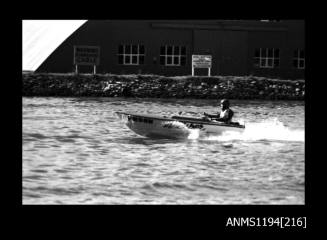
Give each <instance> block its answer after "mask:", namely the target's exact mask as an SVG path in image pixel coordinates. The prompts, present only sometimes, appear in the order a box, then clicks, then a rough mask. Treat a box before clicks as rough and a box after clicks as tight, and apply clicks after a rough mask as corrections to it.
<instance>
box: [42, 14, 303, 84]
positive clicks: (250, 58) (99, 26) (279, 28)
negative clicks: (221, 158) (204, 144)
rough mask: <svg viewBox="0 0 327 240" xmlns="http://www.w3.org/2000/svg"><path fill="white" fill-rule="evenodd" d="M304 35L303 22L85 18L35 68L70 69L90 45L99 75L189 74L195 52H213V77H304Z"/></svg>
mask: <svg viewBox="0 0 327 240" xmlns="http://www.w3.org/2000/svg"><path fill="white" fill-rule="evenodd" d="M304 35H305V33H304V20H282V21H262V20H261V21H259V20H89V21H87V22H86V23H85V24H84V25H82V26H81V27H80V28H79V29H78V30H76V31H75V32H74V33H73V34H72V35H71V36H70V37H68V38H67V39H66V40H65V41H64V42H63V43H62V44H61V45H60V46H59V47H58V48H57V49H56V50H55V51H54V52H53V53H52V54H51V55H50V56H49V57H48V58H47V59H46V60H45V61H44V62H43V63H42V64H41V66H40V67H39V68H38V69H37V70H36V72H52V73H67V72H74V71H75V65H74V53H75V48H79V47H83V46H91V47H96V49H98V54H99V62H98V65H97V67H96V72H97V73H113V74H139V73H142V74H158V75H165V76H181V75H191V71H192V66H191V61H192V54H199V55H211V56H212V67H211V75H235V76H242V75H251V74H252V75H255V76H266V77H277V78H287V79H304V70H305V52H304V51H305V49H304V48H305V42H304ZM78 70H79V72H84V73H91V72H93V66H87V65H83V66H78ZM195 74H196V75H206V74H207V69H196V70H195Z"/></svg>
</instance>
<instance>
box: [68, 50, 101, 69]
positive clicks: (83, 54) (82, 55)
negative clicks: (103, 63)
mask: <svg viewBox="0 0 327 240" xmlns="http://www.w3.org/2000/svg"><path fill="white" fill-rule="evenodd" d="M99 63H100V47H98V46H74V65H75V66H76V73H77V72H78V65H90V66H93V67H94V74H95V72H96V66H97V65H99Z"/></svg>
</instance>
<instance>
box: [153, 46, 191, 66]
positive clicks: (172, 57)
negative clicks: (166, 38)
mask: <svg viewBox="0 0 327 240" xmlns="http://www.w3.org/2000/svg"><path fill="white" fill-rule="evenodd" d="M162 47H163V48H164V54H162V52H161V50H162ZM169 47H171V50H172V52H171V54H168V48H169ZM176 48H178V54H175V49H176ZM182 48H185V54H182ZM186 55H187V54H186V46H182V45H167V44H165V45H161V46H160V52H159V60H160V59H161V58H164V59H165V61H164V64H162V63H161V60H160V61H159V63H160V65H162V66H167V67H181V66H185V65H186ZM168 58H169V59H171V63H168ZM182 58H185V62H184V65H182V64H181V63H182V61H181V59H182ZM176 59H177V64H175V60H176Z"/></svg>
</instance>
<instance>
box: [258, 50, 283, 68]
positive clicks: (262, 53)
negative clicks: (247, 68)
mask: <svg viewBox="0 0 327 240" xmlns="http://www.w3.org/2000/svg"><path fill="white" fill-rule="evenodd" d="M258 50H259V56H256V53H257V51H258ZM271 51H272V52H271ZM277 51H278V57H277V56H276V55H277ZM269 53H272V54H269ZM253 59H254V66H255V67H256V68H270V69H272V68H279V66H280V49H279V48H255V49H254V57H253ZM276 60H278V65H276V64H275V62H277V61H276ZM257 61H258V63H257ZM270 62H271V64H269V63H270Z"/></svg>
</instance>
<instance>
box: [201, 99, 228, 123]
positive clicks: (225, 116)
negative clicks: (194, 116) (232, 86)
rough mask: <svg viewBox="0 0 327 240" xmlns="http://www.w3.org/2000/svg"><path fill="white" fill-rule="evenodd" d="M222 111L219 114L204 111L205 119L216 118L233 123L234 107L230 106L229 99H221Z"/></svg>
mask: <svg viewBox="0 0 327 240" xmlns="http://www.w3.org/2000/svg"><path fill="white" fill-rule="evenodd" d="M220 106H221V111H220V113H218V114H208V113H206V112H204V113H203V114H204V115H205V117H204V118H205V119H207V120H209V119H212V120H216V121H220V122H224V123H231V121H232V118H233V115H234V112H233V111H232V109H230V108H229V101H228V99H223V100H221V101H220Z"/></svg>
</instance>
